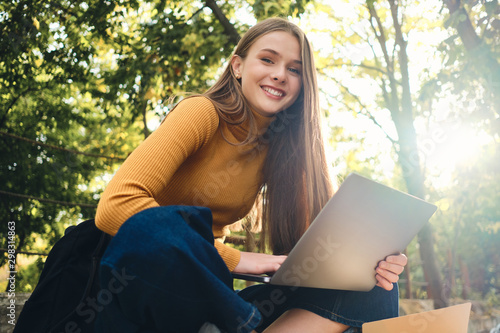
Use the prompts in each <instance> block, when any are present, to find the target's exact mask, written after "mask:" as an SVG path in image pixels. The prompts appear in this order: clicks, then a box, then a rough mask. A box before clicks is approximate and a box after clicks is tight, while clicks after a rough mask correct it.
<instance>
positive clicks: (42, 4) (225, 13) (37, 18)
mask: <svg viewBox="0 0 500 333" xmlns="http://www.w3.org/2000/svg"><path fill="white" fill-rule="evenodd" d="M281 2H282V1H275V2H268V3H270V4H272V5H273V6H272V8H271V9H272V13H273V14H278V13H281V14H288V13H289V12H290V13H294V15H298V14H300V12H301V11H302V10H303V9H304V6H305V4H306V3H307V2H308V1H306V0H302V1H296V2H295V3H294V4H293V5H288V3H287V5H286V6H281V7H280V6H277V4H280V3H281ZM251 5H253V6H255V9H256V10H257V11H256V15H258V17H259V18H262V17H265V16H266V10H267V11H269V10H270V8H267V6H268V4H267V3H266V4H265V5H264V4H263V3H260V2H256V3H254V2H252V3H251ZM251 5H250V4H249V3H247V2H245V1H236V2H231V3H223V4H221V3H220V2H215V1H213V0H207V1H182V0H175V1H173V0H172V1H165V0H144V1H138V0H128V1H118V0H110V1H105V2H102V1H97V0H90V1H83V0H77V1H68V0H54V1H50V2H46V1H40V0H37V1H27V0H16V1H9V2H2V3H1V4H0V140H1V141H2V142H1V143H2V145H1V147H0V156H1V160H0V170H1V172H0V183H1V184H2V185H1V188H0V197H1V198H2V200H1V201H0V220H1V221H4V222H5V223H2V224H1V225H0V234H1V235H2V236H5V235H7V222H8V221H13V222H16V242H17V250H18V251H22V250H31V249H34V248H35V247H36V246H37V245H35V243H36V242H35V240H36V238H38V237H40V236H41V237H42V238H43V239H44V240H45V241H46V244H47V245H46V246H47V248H50V247H51V245H52V244H53V243H54V242H55V240H57V239H58V238H59V237H60V236H61V235H62V232H63V230H64V227H66V226H68V225H70V224H75V223H76V222H77V221H78V220H82V219H87V218H92V217H93V216H94V214H95V208H96V204H97V202H98V200H99V195H100V192H101V191H102V190H103V188H104V186H105V183H106V182H107V179H109V177H110V175H112V174H113V173H114V172H115V171H116V169H117V167H118V166H119V164H120V163H121V162H122V161H123V159H124V158H125V157H126V156H127V155H128V154H129V153H130V152H131V151H132V150H133V148H134V147H135V146H137V145H138V144H139V142H140V141H141V140H142V139H143V138H144V137H146V136H147V135H148V134H149V133H150V132H151V129H150V128H149V126H150V125H149V124H148V123H149V120H150V119H148V117H155V118H156V123H159V119H158V118H161V117H162V116H164V115H165V114H166V113H167V112H168V110H169V108H170V106H171V101H170V97H172V96H175V95H176V94H180V93H183V92H201V91H203V90H205V89H206V88H207V87H208V86H209V85H210V84H212V83H213V79H214V77H215V76H216V74H217V71H218V69H219V68H220V67H221V65H222V64H223V63H224V61H225V59H227V58H228V57H229V55H230V54H231V52H232V50H233V47H234V46H235V45H236V43H237V41H238V39H239V37H238V35H239V34H240V33H241V32H243V31H245V30H246V29H247V28H248V25H246V24H245V23H244V22H240V21H239V20H237V18H236V12H237V11H241V10H242V9H243V8H250V6H251ZM6 239H7V238H6V237H2V244H0V247H2V248H6V244H7V243H6V242H7V240H6ZM41 250H45V249H41ZM45 252H46V251H45ZM5 258H6V257H2V261H0V265H1V264H3V263H4V262H5Z"/></svg>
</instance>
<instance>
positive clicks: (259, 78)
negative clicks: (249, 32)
mask: <svg viewBox="0 0 500 333" xmlns="http://www.w3.org/2000/svg"><path fill="white" fill-rule="evenodd" d="M300 54H301V52H300V45H299V42H298V40H297V38H296V37H295V36H293V35H291V34H289V33H288V32H284V31H275V32H271V33H268V34H265V35H263V36H261V37H259V38H258V39H257V40H256V41H255V43H254V44H253V45H252V46H251V47H250V49H249V50H248V54H247V56H246V57H245V59H242V58H241V57H239V56H237V55H235V56H234V57H233V59H232V60H231V65H232V66H233V72H234V74H235V75H236V76H237V77H241V86H242V90H243V95H244V96H245V98H246V99H247V101H248V103H249V104H250V107H251V108H252V109H253V110H254V111H255V112H257V113H259V114H261V115H263V116H266V117H271V116H274V115H275V114H277V113H278V112H280V111H283V110H285V109H287V108H288V107H290V106H291V105H292V104H293V103H294V102H295V100H296V99H297V97H298V96H299V93H300V89H301V87H302V59H301V56H300Z"/></svg>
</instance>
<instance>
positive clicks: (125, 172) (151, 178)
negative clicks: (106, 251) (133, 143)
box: [95, 97, 219, 235]
mask: <svg viewBox="0 0 500 333" xmlns="http://www.w3.org/2000/svg"><path fill="white" fill-rule="evenodd" d="M218 125H219V117H218V114H217V112H216V110H215V107H214V106H213V104H212V103H211V102H210V100H208V99H207V98H204V97H193V98H187V99H185V100H184V101H182V102H180V103H179V104H178V105H177V107H176V108H175V109H174V110H173V111H172V112H171V114H169V115H168V116H167V118H166V119H165V121H164V122H163V123H162V124H161V125H160V127H159V128H158V129H157V130H155V131H154V132H153V133H152V134H151V135H150V136H149V137H148V138H147V139H146V140H144V142H143V143H141V144H140V145H139V146H138V147H137V148H136V149H135V150H134V151H133V152H132V154H130V156H129V157H128V158H127V159H126V160H125V162H124V163H123V165H122V166H121V167H120V168H119V170H118V171H117V172H116V174H115V176H114V177H113V179H112V180H111V181H110V182H109V184H108V186H107V187H106V189H105V190H104V192H103V194H102V196H101V199H100V201H99V204H98V207H97V213H96V217H95V222H96V225H97V227H98V228H99V229H101V230H103V231H104V232H106V233H108V234H110V235H115V234H116V233H117V232H118V229H119V228H120V226H121V225H122V224H123V223H124V222H125V221H126V220H127V219H128V218H129V217H131V216H132V215H134V214H136V213H138V212H140V211H142V210H145V209H147V208H151V207H157V206H159V204H158V202H156V200H155V198H156V197H158V194H159V193H161V191H162V189H164V188H165V187H166V186H167V184H168V183H169V181H170V180H171V178H172V176H173V175H174V173H175V172H176V171H177V170H178V169H179V167H180V166H181V164H182V163H183V162H184V161H185V160H186V159H187V158H188V157H189V156H190V155H192V154H193V153H195V152H196V151H197V150H198V149H200V148H201V147H202V146H203V145H204V144H206V143H207V142H208V141H209V140H210V138H211V137H213V135H214V134H215V132H216V130H217V128H218Z"/></svg>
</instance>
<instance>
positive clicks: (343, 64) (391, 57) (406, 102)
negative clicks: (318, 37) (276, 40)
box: [322, 0, 448, 308]
mask: <svg viewBox="0 0 500 333" xmlns="http://www.w3.org/2000/svg"><path fill="white" fill-rule="evenodd" d="M408 7H409V5H408ZM408 7H402V6H401V5H400V3H399V2H397V1H394V0H388V1H373V0H370V1H366V3H365V4H364V6H362V7H359V8H358V15H359V17H358V18H357V19H356V21H357V22H358V23H356V22H351V23H349V22H346V18H340V17H338V16H334V17H332V18H333V19H334V20H336V21H337V22H338V27H339V29H345V27H346V26H351V27H352V28H350V29H347V30H348V31H347V32H346V33H344V34H342V33H338V32H335V33H332V35H331V36H332V39H333V40H336V42H338V44H336V45H335V46H336V47H337V48H339V49H340V50H337V55H334V56H333V59H331V60H330V61H329V62H328V61H326V60H324V61H325V62H326V65H327V66H325V68H324V69H323V71H322V72H323V73H324V74H325V75H328V76H330V77H331V78H333V79H334V81H335V82H337V83H338V84H339V86H340V91H341V92H342V93H344V96H345V97H344V96H342V97H341V98H342V99H343V104H344V106H345V107H346V108H347V109H348V110H350V111H351V112H354V113H357V114H359V115H360V116H363V117H367V118H368V119H370V120H371V121H372V122H373V123H374V124H375V125H376V126H377V127H378V128H379V129H380V130H382V132H383V133H384V134H386V139H387V140H388V141H389V142H390V143H391V144H392V146H393V149H394V151H395V153H396V158H397V162H398V164H399V166H400V168H401V170H402V172H401V176H402V178H403V180H404V183H405V186H406V188H407V190H408V192H409V193H410V194H413V195H415V196H417V197H420V198H424V199H425V198H426V197H427V195H428V192H427V190H426V186H425V174H424V167H423V164H422V161H421V156H420V151H421V150H420V147H419V145H418V137H417V132H416V130H415V126H414V121H415V118H416V117H417V115H418V113H417V110H415V107H414V93H413V92H412V90H411V89H410V86H411V85H410V82H411V78H410V74H409V65H410V61H409V57H408V53H407V45H408V38H409V34H410V32H411V31H412V29H417V28H420V27H419V26H418V24H421V25H425V23H416V19H415V20H412V18H410V17H408V16H407V13H409V11H410V9H408ZM419 19H422V18H421V17H419ZM353 49H358V50H360V49H362V50H367V51H366V52H361V53H360V52H358V53H357V54H355V58H356V60H354V61H353V60H349V59H346V57H341V56H339V55H338V54H339V53H342V52H344V54H346V53H347V54H349V53H350V54H353V51H352V50H353ZM341 68H343V69H347V68H349V69H352V71H350V72H349V74H347V75H350V76H354V77H356V78H358V79H359V81H358V82H362V83H363V84H364V86H365V87H368V83H364V82H367V81H368V82H370V86H369V87H370V88H373V87H374V86H375V82H376V86H377V88H378V92H377V100H376V104H373V103H371V104H368V103H370V102H369V101H367V100H366V98H365V97H363V96H360V94H357V93H355V92H354V90H355V88H353V86H354V84H349V80H350V79H345V77H344V78H342V75H341V74H340V72H339V69H341ZM335 71H336V72H337V74H335ZM357 91H360V90H359V89H358V90H357ZM385 111H388V114H389V116H390V120H391V121H392V124H391V125H393V126H394V127H393V129H394V131H393V130H392V129H391V128H390V126H388V125H387V119H386V117H384V116H382V115H383V114H385ZM381 114H382V115H381ZM418 240H419V244H420V247H419V249H420V256H421V258H422V259H423V268H424V272H425V275H426V280H427V282H428V292H429V297H431V298H433V299H434V303H435V306H436V308H439V307H443V306H446V305H447V302H448V301H447V298H446V295H445V294H444V292H443V289H442V283H441V281H442V280H441V275H440V270H439V268H438V264H437V258H436V256H435V252H434V242H433V234H432V229H431V225H430V224H428V225H426V226H425V227H424V228H423V230H422V231H421V232H420V233H419V236H418Z"/></svg>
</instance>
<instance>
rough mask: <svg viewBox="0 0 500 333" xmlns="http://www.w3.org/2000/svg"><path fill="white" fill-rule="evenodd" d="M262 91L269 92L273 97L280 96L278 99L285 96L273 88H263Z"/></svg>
mask: <svg viewBox="0 0 500 333" xmlns="http://www.w3.org/2000/svg"><path fill="white" fill-rule="evenodd" d="M262 89H264V90H265V91H267V92H268V93H270V94H271V95H274V96H278V97H281V96H283V93H282V92H279V91H276V90H274V89H272V88H269V87H262Z"/></svg>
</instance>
